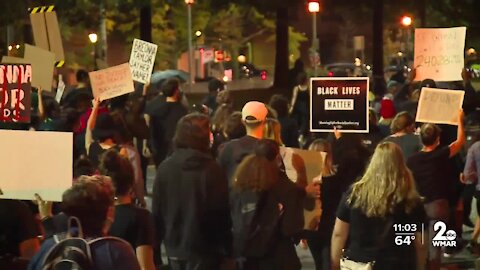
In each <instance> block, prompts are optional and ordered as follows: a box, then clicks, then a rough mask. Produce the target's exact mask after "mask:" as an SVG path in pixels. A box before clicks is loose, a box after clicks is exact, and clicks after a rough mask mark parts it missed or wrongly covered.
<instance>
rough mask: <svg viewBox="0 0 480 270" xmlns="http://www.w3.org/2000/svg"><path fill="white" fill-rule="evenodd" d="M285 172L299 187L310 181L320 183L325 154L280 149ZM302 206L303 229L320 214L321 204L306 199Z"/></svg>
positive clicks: (315, 200)
mask: <svg viewBox="0 0 480 270" xmlns="http://www.w3.org/2000/svg"><path fill="white" fill-rule="evenodd" d="M280 155H281V156H282V160H283V164H284V165H285V172H286V173H287V176H288V178H289V179H290V180H291V181H292V182H295V183H296V184H297V185H299V186H301V187H305V186H307V185H308V183H311V182H312V181H320V180H321V173H322V169H323V164H325V156H326V153H322V152H317V151H308V150H302V149H297V148H289V147H280ZM305 200H306V202H305V205H304V216H305V229H307V230H308V229H309V224H311V223H312V221H313V220H314V219H317V218H319V217H320V215H321V213H322V208H321V203H320V200H318V199H313V198H310V197H307V198H306V199H305Z"/></svg>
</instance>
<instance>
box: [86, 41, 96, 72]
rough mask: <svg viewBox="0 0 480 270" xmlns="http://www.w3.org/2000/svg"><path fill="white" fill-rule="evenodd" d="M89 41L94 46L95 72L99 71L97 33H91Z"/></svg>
mask: <svg viewBox="0 0 480 270" xmlns="http://www.w3.org/2000/svg"><path fill="white" fill-rule="evenodd" d="M88 39H89V40H90V43H92V45H93V70H97V69H98V67H97V40H98V36H97V34H95V33H90V34H88Z"/></svg>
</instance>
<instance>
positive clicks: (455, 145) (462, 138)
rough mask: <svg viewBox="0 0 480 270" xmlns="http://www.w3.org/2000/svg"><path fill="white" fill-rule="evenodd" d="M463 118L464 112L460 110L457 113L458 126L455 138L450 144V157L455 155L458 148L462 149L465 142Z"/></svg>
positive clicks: (458, 150)
mask: <svg viewBox="0 0 480 270" xmlns="http://www.w3.org/2000/svg"><path fill="white" fill-rule="evenodd" d="M464 118H465V114H464V113H463V110H460V112H459V114H458V128H457V140H455V141H454V142H452V143H451V144H450V146H449V147H450V157H453V156H455V155H456V154H457V153H458V152H460V150H461V149H462V146H463V144H464V143H465V126H464V124H463V122H464V121H463V120H464Z"/></svg>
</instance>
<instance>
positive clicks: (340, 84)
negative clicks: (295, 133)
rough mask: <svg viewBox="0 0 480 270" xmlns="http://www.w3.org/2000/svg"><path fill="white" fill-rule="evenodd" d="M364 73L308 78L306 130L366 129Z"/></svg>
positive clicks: (365, 85)
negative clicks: (308, 103)
mask: <svg viewBox="0 0 480 270" xmlns="http://www.w3.org/2000/svg"><path fill="white" fill-rule="evenodd" d="M368 83H369V80H368V77H366V78H360V77H345V78H329V77H325V78H324V77H322V78H312V79H311V80H310V131H312V132H332V131H333V130H334V128H335V127H336V128H337V129H338V130H340V131H341V132H350V133H368V130H369V123H368V116H369V113H368Z"/></svg>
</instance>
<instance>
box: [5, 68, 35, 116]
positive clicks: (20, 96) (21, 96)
mask: <svg viewBox="0 0 480 270" xmlns="http://www.w3.org/2000/svg"><path fill="white" fill-rule="evenodd" d="M31 83H32V66H31V65H28V64H1V65H0V122H15V123H30V111H31V97H30V96H31V92H32V85H31Z"/></svg>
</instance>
